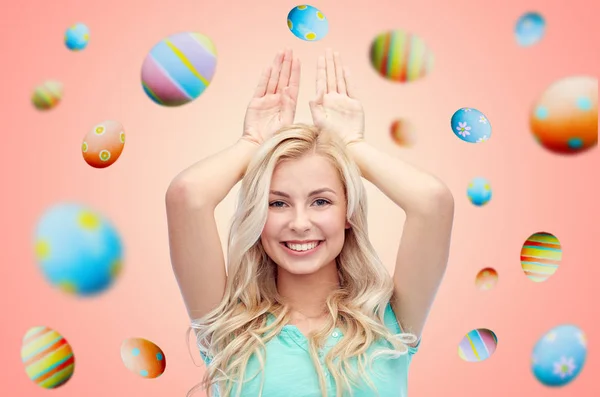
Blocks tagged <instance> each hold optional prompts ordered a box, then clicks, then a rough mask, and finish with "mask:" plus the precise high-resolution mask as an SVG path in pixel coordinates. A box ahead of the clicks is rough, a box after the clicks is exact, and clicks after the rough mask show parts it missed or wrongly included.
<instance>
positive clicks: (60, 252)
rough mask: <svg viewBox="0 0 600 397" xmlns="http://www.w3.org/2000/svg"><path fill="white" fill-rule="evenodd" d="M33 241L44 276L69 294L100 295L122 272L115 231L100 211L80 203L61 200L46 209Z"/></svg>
mask: <svg viewBox="0 0 600 397" xmlns="http://www.w3.org/2000/svg"><path fill="white" fill-rule="evenodd" d="M34 243H35V256H36V259H37V261H38V263H39V266H40V268H41V270H42V273H43V274H44V276H45V277H46V279H47V280H48V281H49V282H50V283H51V284H52V285H53V286H56V287H58V288H59V289H61V290H62V291H64V292H67V293H70V294H76V295H79V296H90V295H96V294H99V293H101V292H103V291H105V290H106V289H107V288H108V287H110V286H111V285H112V284H113V282H114V280H115V278H116V277H117V276H118V275H119V273H120V271H121V266H122V260H123V248H122V246H121V239H120V237H119V235H118V234H117V231H116V230H115V229H114V227H113V226H112V225H111V224H110V223H109V222H108V221H107V220H106V219H105V218H104V217H103V216H101V215H100V214H99V213H97V212H96V211H93V210H91V209H90V208H87V207H85V206H83V205H80V204H74V203H62V204H57V205H54V206H53V207H51V208H49V209H47V211H46V212H45V213H44V214H43V216H42V217H41V219H40V221H39V223H38V226H37V230H36V232H35V238H34Z"/></svg>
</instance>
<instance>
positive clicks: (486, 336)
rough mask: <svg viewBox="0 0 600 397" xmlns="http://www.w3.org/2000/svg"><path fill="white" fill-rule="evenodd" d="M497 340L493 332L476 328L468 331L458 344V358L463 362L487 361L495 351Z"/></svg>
mask: <svg viewBox="0 0 600 397" xmlns="http://www.w3.org/2000/svg"><path fill="white" fill-rule="evenodd" d="M497 345H498V338H497V337H496V334H495V333H494V332H493V331H490V330H489V329H485V328H478V329H474V330H472V331H469V333H468V334H466V335H465V336H464V337H463V338H462V340H461V341H460V343H459V344H458V356H459V357H460V358H462V359H463V360H465V361H469V362H478V361H484V360H487V359H488V358H490V357H491V356H492V354H494V352H495V351H496V346H497Z"/></svg>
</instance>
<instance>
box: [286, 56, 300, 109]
mask: <svg viewBox="0 0 600 397" xmlns="http://www.w3.org/2000/svg"><path fill="white" fill-rule="evenodd" d="M288 87H289V88H288V90H287V92H288V93H289V95H290V98H292V99H293V100H294V101H296V100H297V99H298V92H299V91H300V59H298V58H294V60H293V61H292V67H291V75H290V79H289V83H288Z"/></svg>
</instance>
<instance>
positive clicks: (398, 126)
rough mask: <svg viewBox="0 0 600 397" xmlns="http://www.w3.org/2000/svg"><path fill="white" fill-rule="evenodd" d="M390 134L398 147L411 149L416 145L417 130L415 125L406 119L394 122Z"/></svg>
mask: <svg viewBox="0 0 600 397" xmlns="http://www.w3.org/2000/svg"><path fill="white" fill-rule="evenodd" d="M390 134H391V137H392V140H393V141H394V143H396V144H397V145H398V146H403V147H410V146H413V145H414V139H415V130H414V125H413V124H412V123H411V122H410V121H408V120H405V119H398V120H394V121H393V122H392V125H391V126H390Z"/></svg>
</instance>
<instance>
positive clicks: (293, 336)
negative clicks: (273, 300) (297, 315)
mask: <svg viewBox="0 0 600 397" xmlns="http://www.w3.org/2000/svg"><path fill="white" fill-rule="evenodd" d="M273 321H274V316H272V315H271V314H269V316H268V318H267V324H270V323H272V322H273ZM384 322H385V325H386V326H387V327H388V329H389V330H390V331H391V332H392V333H394V334H398V333H400V332H402V331H401V328H400V325H399V324H398V320H397V318H396V316H395V314H394V311H393V310H392V307H391V305H390V304H389V303H388V304H387V306H386V309H385V316H384ZM343 337H344V335H343V334H342V332H341V331H340V329H338V328H336V329H335V330H334V331H333V332H332V333H331V335H330V336H329V338H328V340H327V342H326V343H325V346H324V348H323V350H322V351H321V352H320V353H319V356H321V367H322V370H323V372H324V373H325V380H326V382H327V394H328V396H329V397H335V395H336V385H335V381H334V379H333V377H332V376H331V375H330V373H329V370H328V369H327V366H326V365H325V355H326V354H327V352H328V351H329V350H330V349H331V348H332V347H333V346H334V345H335V344H336V343H338V342H339V341H340V339H341V338H343ZM383 343H385V345H384V344H383ZM419 344H420V342H419ZM419 344H417V346H416V347H409V348H408V354H406V355H403V356H400V357H399V358H396V359H394V358H388V357H386V356H380V357H378V358H376V359H375V360H374V361H373V366H372V367H373V369H374V370H375V371H376V372H377V373H376V374H375V375H373V376H370V380H371V382H372V383H373V384H374V385H375V387H376V390H377V391H378V394H377V393H375V392H374V391H373V389H371V388H370V387H369V385H367V384H366V383H364V381H363V380H362V379H361V378H360V377H359V378H358V379H359V382H360V383H361V387H358V388H357V387H355V388H354V389H353V391H354V397H375V396H377V395H378V396H379V397H406V396H407V386H408V368H409V366H410V363H411V360H412V356H413V355H414V354H415V353H416V352H417V350H418V348H419ZM381 346H385V347H386V348H389V345H388V344H387V341H385V340H384V341H382V342H376V343H375V344H374V345H372V346H371V347H370V348H369V352H371V351H372V350H373V349H375V348H377V347H381ZM201 356H202V358H203V360H204V362H205V363H206V365H209V363H210V359H209V358H208V357H206V356H204V355H203V354H201ZM265 357H266V358H265V374H264V385H263V393H262V397H319V396H321V389H320V387H319V378H318V376H317V373H316V372H315V369H314V364H313V363H312V360H311V359H310V355H309V353H308V339H307V338H306V337H305V336H304V335H303V334H302V333H301V332H300V330H299V329H298V328H297V327H296V326H295V325H285V326H284V327H283V329H282V330H281V332H280V333H279V335H277V336H276V337H274V338H273V339H271V340H270V341H269V342H267V343H266V355H265ZM354 364H355V365H356V359H354ZM356 368H357V367H356V366H354V368H353V369H354V370H356ZM365 368H366V369H367V371H368V370H369V368H368V365H366V364H365ZM259 371H260V362H259V360H258V357H256V356H255V355H252V356H251V357H250V359H249V361H248V367H247V368H246V374H245V379H250V378H252V377H253V376H254V375H255V374H257V375H256V376H255V377H254V379H252V380H251V381H249V382H247V383H245V384H244V386H243V388H242V393H241V396H242V397H258V396H259V391H260V383H261V377H262V374H261V373H260V372H259ZM236 392H237V384H236V385H235V386H234V388H233V391H232V396H235V395H236V394H235V393H236ZM213 395H214V396H215V397H219V393H218V391H217V387H216V386H214V388H213ZM346 395H348V396H349V393H346V394H345V395H344V397H346Z"/></svg>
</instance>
